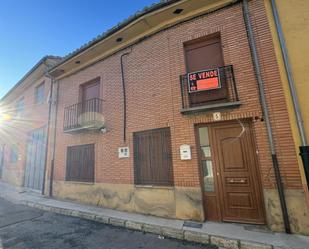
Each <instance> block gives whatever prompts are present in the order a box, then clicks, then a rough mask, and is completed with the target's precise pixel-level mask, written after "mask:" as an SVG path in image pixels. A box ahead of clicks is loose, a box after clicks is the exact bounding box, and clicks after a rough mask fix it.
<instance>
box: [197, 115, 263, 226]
mask: <svg viewBox="0 0 309 249" xmlns="http://www.w3.org/2000/svg"><path fill="white" fill-rule="evenodd" d="M207 128H208V133H209V134H208V136H209V140H210V147H211V149H210V152H209V154H210V155H211V163H212V169H211V171H212V172H213V173H212V175H213V176H214V177H213V186H214V187H213V192H212V195H210V192H207V191H204V196H205V198H204V199H206V203H205V210H206V218H208V219H215V220H222V221H230V222H244V223H254V224H263V223H264V222H265V220H264V209H263V200H262V194H261V188H260V177H259V172H258V168H257V160H256V149H255V146H254V141H253V135H252V131H251V127H250V123H248V122H245V121H240V122H231V123H221V124H214V125H210V126H208V127H207ZM200 140H201V138H200ZM201 148H202V147H201ZM203 154H205V153H204V152H203ZM207 160H210V159H207ZM202 165H203V164H202ZM208 168H209V166H208ZM208 168H207V170H208V171H209V169H208ZM202 170H203V172H204V169H202ZM203 174H204V175H205V173H203ZM208 178H209V176H208ZM206 183H207V182H206ZM208 184H209V183H208ZM204 186H205V181H204ZM204 189H205V187H204ZM211 196H214V197H213V198H211ZM207 200H208V201H207Z"/></svg>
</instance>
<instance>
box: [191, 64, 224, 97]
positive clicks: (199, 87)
mask: <svg viewBox="0 0 309 249" xmlns="http://www.w3.org/2000/svg"><path fill="white" fill-rule="evenodd" d="M188 85H189V92H190V93H192V92H199V91H208V90H213V89H218V88H221V82H220V72H219V69H218V68H216V69H208V70H203V71H198V72H193V73H188Z"/></svg>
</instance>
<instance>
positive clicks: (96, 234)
mask: <svg viewBox="0 0 309 249" xmlns="http://www.w3.org/2000/svg"><path fill="white" fill-rule="evenodd" d="M0 241H1V242H0V249H2V248H3V249H13V248H14V249H44V248H57V249H67V248H83V249H84V248H87V249H92V248H103V249H133V248H134V249H144V248H147V249H161V248H162V249H163V248H164V249H174V248H179V249H202V248H204V249H215V248H217V247H215V246H203V245H198V244H193V243H187V242H183V241H179V240H174V239H166V238H165V239H160V238H159V237H158V236H157V235H153V234H145V233H142V232H137V231H131V230H127V229H124V228H117V227H113V226H110V225H105V224H101V223H96V222H93V221H87V220H82V219H79V218H74V217H68V216H63V215H58V214H54V213H50V212H43V211H40V210H36V209H33V208H29V207H25V206H23V205H18V204H13V203H10V202H8V201H6V200H3V199H1V198H0ZM1 243H2V247H1Z"/></svg>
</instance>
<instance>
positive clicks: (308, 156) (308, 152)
mask: <svg viewBox="0 0 309 249" xmlns="http://www.w3.org/2000/svg"><path fill="white" fill-rule="evenodd" d="M271 9H272V12H273V16H274V20H275V25H276V30H277V34H278V38H279V43H280V49H281V53H282V57H283V62H284V67H285V70H286V74H287V78H288V83H289V88H290V92H291V97H292V102H293V108H294V113H295V116H296V121H297V126H298V132H299V136H300V139H301V144H302V145H301V146H300V147H299V149H300V155H301V157H302V159H303V165H304V170H305V174H306V179H307V183H308V184H309V146H308V142H307V137H306V132H305V128H304V122H303V119H302V115H301V111H300V105H299V102H298V98H297V93H296V88H295V83H294V79H293V74H292V69H291V65H290V60H289V56H288V52H287V48H286V44H285V39H284V36H283V31H282V27H281V23H280V19H279V14H278V10H277V6H276V2H275V0H271Z"/></svg>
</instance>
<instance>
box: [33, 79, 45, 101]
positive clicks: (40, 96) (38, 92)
mask: <svg viewBox="0 0 309 249" xmlns="http://www.w3.org/2000/svg"><path fill="white" fill-rule="evenodd" d="M44 99H45V83H44V82H43V83H41V84H40V85H39V86H37V87H36V88H35V103H36V104H42V103H44Z"/></svg>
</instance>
